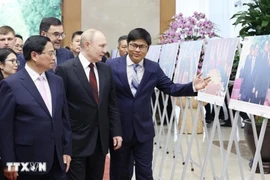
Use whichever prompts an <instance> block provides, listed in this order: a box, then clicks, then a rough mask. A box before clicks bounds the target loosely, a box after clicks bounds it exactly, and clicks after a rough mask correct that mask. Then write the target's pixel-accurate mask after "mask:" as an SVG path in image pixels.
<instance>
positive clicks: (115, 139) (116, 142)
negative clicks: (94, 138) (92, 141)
mask: <svg viewBox="0 0 270 180" xmlns="http://www.w3.org/2000/svg"><path fill="white" fill-rule="evenodd" d="M122 141H123V139H122V137H121V136H115V137H113V149H114V150H117V149H119V148H120V147H121V146H122Z"/></svg>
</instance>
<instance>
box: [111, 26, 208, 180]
mask: <svg viewBox="0 0 270 180" xmlns="http://www.w3.org/2000/svg"><path fill="white" fill-rule="evenodd" d="M127 43H128V55H126V56H122V57H119V58H115V59H112V60H110V61H107V63H108V64H109V65H110V67H111V68H112V72H113V78H114V81H115V87H116V92H117V97H118V103H119V111H120V115H121V123H122V129H123V144H122V147H121V148H120V149H119V150H117V151H112V152H111V165H110V167H111V171H110V172H111V177H110V179H111V180H127V179H130V178H129V177H130V173H129V168H128V167H130V163H133V162H130V155H131V154H133V156H134V160H135V173H136V180H146V179H147V180H152V179H153V176H152V153H153V138H154V135H155V133H154V124H153V120H152V111H151V96H152V94H153V92H154V88H155V87H157V88H158V89H159V90H161V91H163V92H164V93H166V94H169V95H172V96H195V95H196V91H197V90H199V89H202V88H204V87H205V86H206V85H207V84H208V82H209V81H210V79H209V78H205V79H203V78H201V74H199V75H198V76H197V77H196V78H195V79H194V81H193V82H190V83H187V84H174V83H173V82H172V81H171V80H170V79H169V78H168V77H167V76H166V75H165V74H164V72H163V71H162V69H161V68H160V66H159V65H158V64H157V63H155V62H153V61H151V60H148V59H146V58H145V56H146V53H147V51H148V49H149V46H150V45H151V36H150V34H149V33H148V32H147V31H146V30H145V29H142V28H137V29H134V30H132V31H131V32H130V33H129V34H128V38H127ZM123 169H125V170H123Z"/></svg>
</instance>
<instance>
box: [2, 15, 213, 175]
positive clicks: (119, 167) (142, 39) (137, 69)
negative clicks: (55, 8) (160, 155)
mask: <svg viewBox="0 0 270 180" xmlns="http://www.w3.org/2000/svg"><path fill="white" fill-rule="evenodd" d="M56 23H57V22H56ZM41 24H43V25H41V26H40V36H32V37H30V38H28V39H27V40H26V42H25V45H24V47H23V54H24V59H25V62H26V64H25V66H24V67H22V69H21V70H20V71H19V72H17V73H16V74H15V75H12V76H10V77H9V78H7V79H5V80H3V81H2V82H1V83H0V97H1V100H0V111H1V113H0V155H1V156H2V163H3V165H6V163H7V162H46V163H47V170H46V172H28V173H23V172H18V170H17V169H16V168H15V167H12V169H11V170H10V169H7V168H6V167H5V168H4V171H5V176H6V177H7V178H8V179H11V180H13V179H17V177H18V179H19V180H31V179H33V180H45V179H46V180H50V179H52V180H53V179H55V180H58V179H59V180H60V179H66V178H67V179H70V180H75V179H80V180H83V179H86V180H101V179H102V177H103V171H104V163H105V157H106V154H107V152H108V149H110V155H111V171H110V178H111V179H112V180H126V179H130V174H131V173H130V168H128V167H131V166H132V167H133V161H132V160H131V159H132V158H131V156H133V157H134V161H135V172H136V179H138V180H144V179H153V175H152V152H153V138H154V125H153V120H152V111H151V103H150V102H151V96H152V93H153V91H154V88H155V87H157V88H158V89H160V90H161V91H163V92H165V93H166V94H169V95H172V96H194V95H196V92H197V91H198V90H199V89H202V88H205V87H206V86H207V84H208V82H209V81H210V78H209V77H206V78H202V74H199V75H198V76H196V77H195V79H194V81H193V82H190V83H188V84H174V83H173V82H172V81H171V80H170V79H169V78H168V77H167V76H166V75H165V74H164V72H163V71H162V69H161V68H160V66H159V65H158V63H155V62H152V61H151V60H148V59H146V58H145V56H146V54H147V51H148V49H149V46H150V45H151V36H150V34H149V33H148V32H147V31H146V30H145V29H142V28H136V29H134V30H132V31H131V32H130V33H129V34H128V36H127V52H128V53H127V54H126V55H124V56H122V57H119V58H116V59H112V60H108V61H107V62H106V64H104V63H102V62H101V60H102V57H103V56H104V54H105V53H106V52H107V50H106V45H107V41H106V38H105V36H104V35H103V33H101V32H100V31H98V30H95V29H88V30H86V31H84V32H83V33H82V35H81V41H80V48H81V52H80V54H79V55H78V56H77V57H75V58H73V59H70V60H68V61H65V62H62V63H61V58H60V57H59V56H57V54H59V53H57V51H58V52H59V51H60V52H61V49H62V48H60V40H61V38H63V36H64V34H63V29H62V28H61V25H59V24H48V22H47V21H46V19H45V20H44V21H43V23H41ZM55 50H56V53H55ZM56 62H57V64H58V66H57V68H56V69H55V73H56V75H55V74H53V73H52V72H51V71H49V70H50V69H53V68H54V67H55V63H56ZM66 172H67V174H66ZM18 175H19V176H18Z"/></svg>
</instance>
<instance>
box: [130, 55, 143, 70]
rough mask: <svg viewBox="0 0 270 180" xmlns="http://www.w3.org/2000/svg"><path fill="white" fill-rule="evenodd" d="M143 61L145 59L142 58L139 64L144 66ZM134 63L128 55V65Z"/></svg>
mask: <svg viewBox="0 0 270 180" xmlns="http://www.w3.org/2000/svg"><path fill="white" fill-rule="evenodd" d="M143 62H144V59H143V60H141V62H139V63H138V64H139V65H140V66H141V67H143ZM133 64H135V63H134V62H133V61H132V60H131V59H130V57H129V55H127V66H132V65H133Z"/></svg>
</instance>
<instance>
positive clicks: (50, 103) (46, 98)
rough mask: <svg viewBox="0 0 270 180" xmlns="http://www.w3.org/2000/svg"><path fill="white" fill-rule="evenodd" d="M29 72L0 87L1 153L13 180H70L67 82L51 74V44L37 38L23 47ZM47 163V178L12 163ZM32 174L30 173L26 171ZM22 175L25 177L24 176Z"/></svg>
mask: <svg viewBox="0 0 270 180" xmlns="http://www.w3.org/2000/svg"><path fill="white" fill-rule="evenodd" d="M23 54H24V57H25V59H26V65H25V68H23V69H22V70H21V71H19V72H17V73H15V74H14V75H12V76H9V77H8V78H6V79H5V80H2V81H1V84H0V97H1V101H0V111H1V113H0V147H1V149H0V151H1V157H2V163H3V165H4V167H5V168H4V173H5V176H6V177H7V178H8V179H9V180H16V179H17V176H18V174H19V177H18V179H20V180H49V179H57V180H64V179H66V171H68V169H69V164H70V161H71V158H70V155H71V130H70V124H69V115H68V107H67V101H66V95H65V90H64V85H63V80H62V79H61V78H60V77H58V76H56V75H54V74H53V73H50V72H45V71H47V70H48V69H51V68H52V67H53V66H54V60H55V52H54V48H53V45H52V43H51V42H50V40H49V38H47V37H43V36H32V37H30V38H28V39H27V40H26V42H25V45H24V47H23ZM12 162H23V163H38V162H45V163H46V171H45V172H35V171H31V170H30V171H29V172H22V169H21V168H22V167H20V169H19V171H16V168H15V167H14V166H12V167H11V169H10V167H9V168H8V167H6V165H7V163H12ZM27 168H30V167H29V166H27ZM20 170H21V171H20Z"/></svg>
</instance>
